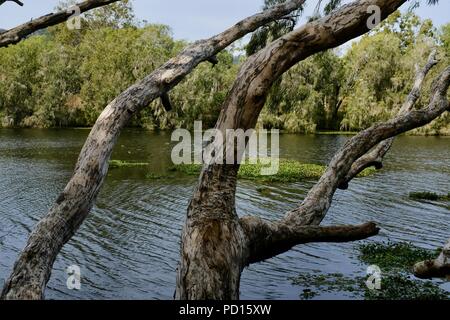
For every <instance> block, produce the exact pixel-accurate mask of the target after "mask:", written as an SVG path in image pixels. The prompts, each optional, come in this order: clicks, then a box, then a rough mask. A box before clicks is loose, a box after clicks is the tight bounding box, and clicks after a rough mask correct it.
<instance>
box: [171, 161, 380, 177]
mask: <svg viewBox="0 0 450 320" xmlns="http://www.w3.org/2000/svg"><path fill="white" fill-rule="evenodd" d="M267 167H268V165H266V164H265V163H264V162H261V161H258V162H257V163H255V164H252V163H248V162H246V163H242V164H241V166H240V169H239V173H238V178H240V179H248V180H258V181H266V182H297V181H304V180H314V179H319V178H320V177H321V176H322V175H323V174H324V172H325V170H326V167H325V166H323V165H318V164H308V163H301V162H299V161H296V160H286V159H280V163H279V170H278V172H277V173H276V174H274V175H262V174H261V170H262V169H263V168H267ZM174 168H175V170H177V171H179V172H182V173H184V174H187V175H198V174H199V173H200V171H201V168H202V166H201V165H200V164H181V165H176V166H175V167H174ZM375 171H376V170H375V169H374V168H368V169H366V170H364V171H363V172H361V174H360V175H359V177H367V176H369V175H371V174H373V173H374V172H375Z"/></svg>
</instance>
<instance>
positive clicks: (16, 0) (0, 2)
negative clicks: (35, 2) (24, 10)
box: [0, 0, 23, 7]
mask: <svg viewBox="0 0 450 320" xmlns="http://www.w3.org/2000/svg"><path fill="white" fill-rule="evenodd" d="M8 1H12V2H15V3H17V4H18V5H19V6H21V7H22V6H23V3H22V2H21V1H19V0H0V6H1V5H2V4H4V3H5V2H8Z"/></svg>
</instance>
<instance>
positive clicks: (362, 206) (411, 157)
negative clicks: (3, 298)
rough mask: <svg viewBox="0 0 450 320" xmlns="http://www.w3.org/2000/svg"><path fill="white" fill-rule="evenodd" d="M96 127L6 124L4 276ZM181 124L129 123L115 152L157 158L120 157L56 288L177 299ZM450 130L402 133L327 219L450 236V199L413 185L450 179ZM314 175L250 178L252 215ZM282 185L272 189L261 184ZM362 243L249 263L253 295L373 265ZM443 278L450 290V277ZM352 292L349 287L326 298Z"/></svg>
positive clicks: (323, 144) (323, 151)
mask: <svg viewBox="0 0 450 320" xmlns="http://www.w3.org/2000/svg"><path fill="white" fill-rule="evenodd" d="M87 134H88V131H87V130H84V129H78V130H77V129H67V130H31V129H28V130H25V129H24V130H0V285H3V282H4V280H5V278H6V277H7V275H8V274H9V272H10V270H11V268H12V265H13V263H14V260H15V258H16V257H17V254H18V252H19V251H20V250H21V249H22V248H23V246H24V245H25V242H26V239H27V235H28V234H29V232H30V231H31V230H32V227H33V226H34V225H35V224H36V223H37V221H38V220H39V219H40V218H41V217H42V216H43V215H44V214H45V213H46V212H47V210H48V208H49V207H50V206H51V204H52V203H53V201H54V200H55V199H56V198H57V196H58V194H59V193H60V192H61V191H62V189H63V187H64V186H65V184H66V182H67V180H68V179H69V178H70V176H71V173H72V169H73V167H74V164H75V161H76V159H77V156H78V153H79V151H80V149H81V147H82V145H83V142H84V140H85V138H86V136H87ZM347 139H348V137H346V136H332V135H315V136H314V135H306V136H305V135H290V134H285V135H282V136H281V137H280V149H281V151H280V152H281V157H282V158H288V159H296V160H300V161H302V162H305V163H317V164H326V163H327V162H328V161H329V160H330V159H331V157H332V155H333V154H334V152H336V150H337V149H338V148H339V146H341V145H342V144H343V143H344V142H345V141H346V140H347ZM171 146H172V145H171V143H170V135H169V134H168V133H154V132H149V131H143V130H133V129H128V130H126V131H125V132H124V133H123V134H122V136H121V138H120V139H119V141H118V144H117V147H116V149H115V151H114V154H113V159H120V160H130V161H138V162H150V163H151V165H150V166H147V167H134V168H123V169H111V170H110V172H109V174H108V177H107V181H106V183H105V185H104V187H103V189H102V191H101V193H100V195H99V198H98V201H97V203H96V205H95V207H94V209H93V210H92V212H91V214H90V216H89V217H88V219H87V220H86V221H85V222H84V224H83V225H82V227H81V229H80V230H79V232H78V233H77V234H76V235H75V236H74V238H73V239H72V240H71V241H70V242H69V243H68V244H67V245H66V246H65V247H64V249H63V251H62V252H61V254H60V255H59V256H58V258H57V260H56V262H55V265H54V271H53V273H52V277H51V279H50V282H49V285H48V289H47V292H46V297H47V298H49V299H73V298H76V299H171V298H172V297H173V292H174V286H175V269H176V266H177V261H178V252H179V239H180V232H181V228H182V225H183V222H184V218H185V212H186V206H187V203H188V201H189V198H190V196H191V194H192V190H193V186H194V184H195V182H196V177H187V176H180V175H174V176H171V177H170V178H164V179H149V178H146V175H147V173H148V172H153V173H156V174H162V173H165V172H167V171H168V168H169V167H170V166H171V163H170V152H171ZM449 159H450V137H399V138H398V139H397V141H396V142H395V145H394V147H393V150H392V151H391V153H390V154H389V155H388V156H387V158H386V161H385V168H384V169H383V170H382V171H380V172H378V173H377V174H375V175H374V176H371V177H368V178H360V179H356V180H355V181H354V182H352V183H351V186H350V189H349V190H347V191H339V192H338V193H337V194H336V196H335V200H334V202H333V206H332V208H331V209H330V211H329V213H328V215H327V217H326V218H325V220H324V222H323V224H324V225H331V224H358V223H363V222H366V221H370V220H373V221H376V222H377V223H378V224H379V225H380V226H381V227H382V231H381V233H380V235H379V236H377V237H374V238H373V239H371V240H369V241H387V240H392V241H410V242H413V243H414V244H415V245H417V246H420V247H424V248H430V249H434V248H436V247H439V246H442V244H443V243H444V242H445V240H446V239H448V237H449V236H450V219H449V217H450V203H448V202H447V203H439V202H417V201H412V200H410V199H408V194H409V192H414V191H433V192H437V193H442V194H447V193H448V192H449V191H450V189H449V186H450V162H449ZM312 184H313V182H312V181H310V182H299V183H288V184H281V183H265V184H261V183H259V182H254V181H244V180H241V181H240V182H239V185H238V191H237V209H238V213H239V214H241V215H244V214H245V215H247V214H253V215H259V216H261V217H264V218H268V219H276V218H280V217H282V216H283V214H284V212H286V211H287V210H289V209H291V208H292V207H294V206H295V205H296V204H297V203H298V202H300V201H301V200H302V199H303V198H304V196H305V194H306V192H307V191H308V189H309V188H310V187H311V186H312ZM261 186H263V187H265V188H268V189H270V190H271V192H270V194H269V195H267V194H266V193H265V194H264V195H261V194H260V193H259V192H258V191H257V189H258V187H261ZM356 245H357V244H356V243H346V244H327V243H322V244H308V245H302V246H297V247H296V248H294V249H293V250H291V251H289V252H287V253H285V254H283V255H280V256H278V257H276V258H273V259H270V260H268V261H266V262H264V263H259V264H256V265H252V266H250V268H248V269H246V270H245V271H244V273H243V276H242V283H241V298H243V299H298V298H299V294H300V293H301V292H302V288H301V287H299V286H295V285H293V284H292V278H293V277H295V276H297V275H299V274H302V273H315V274H317V273H343V274H345V275H349V276H365V275H366V268H367V266H365V265H363V264H361V263H360V262H359V260H358V259H357V253H358V252H357V250H356ZM71 265H78V266H80V267H81V273H82V274H81V276H82V287H81V290H79V291H76V290H68V289H67V286H66V280H67V274H66V268H67V267H68V266H71ZM441 287H442V288H444V289H446V290H450V286H449V285H448V284H441ZM328 298H337V299H348V298H350V296H349V295H348V294H347V293H346V292H334V293H323V294H321V295H319V296H317V297H315V299H328Z"/></svg>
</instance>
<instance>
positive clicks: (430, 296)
mask: <svg viewBox="0 0 450 320" xmlns="http://www.w3.org/2000/svg"><path fill="white" fill-rule="evenodd" d="M364 297H365V299H366V300H449V299H450V294H449V293H448V292H446V291H445V290H443V289H441V288H440V287H439V286H438V285H437V284H436V283H433V282H432V281H423V280H416V279H413V278H412V277H411V276H408V275H405V274H400V273H399V274H388V275H385V276H383V277H382V284H381V289H380V290H368V289H367V288H366V289H365V294H364Z"/></svg>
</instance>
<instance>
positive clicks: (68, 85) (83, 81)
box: [0, 1, 450, 134]
mask: <svg viewBox="0 0 450 320" xmlns="http://www.w3.org/2000/svg"><path fill="white" fill-rule="evenodd" d="M82 24H83V28H82V29H81V30H73V31H70V30H68V29H67V28H66V26H65V25H64V24H63V25H59V26H55V27H51V28H48V29H46V30H45V31H43V32H39V33H37V34H35V35H33V36H31V37H29V38H28V39H26V40H25V41H22V42H21V43H19V44H17V45H14V46H11V47H8V48H2V49H0V50H1V54H0V64H1V65H2V70H1V71H0V120H1V122H0V126H3V127H38V128H49V127H88V126H92V125H93V124H94V122H95V120H96V119H97V117H98V115H99V114H100V112H101V111H102V110H103V108H104V107H105V106H106V105H107V104H108V103H109V102H110V101H111V100H112V99H114V98H115V97H116V96H117V95H118V94H119V93H120V92H121V91H123V90H124V89H125V88H127V87H129V86H130V85H131V84H132V83H134V82H136V81H137V80H138V79H141V78H143V77H144V76H145V75H146V74H148V73H150V72H151V71H152V70H154V69H156V68H157V67H158V66H160V65H161V64H162V63H163V62H165V61H166V60H168V59H169V58H170V57H173V56H174V55H176V54H177V53H178V52H179V51H180V50H181V49H182V48H184V47H185V46H186V45H187V44H188V43H187V42H186V41H181V40H175V39H173V37H172V35H171V31H170V27H169V26H165V25H156V24H149V23H147V22H145V21H137V20H136V18H135V16H134V13H133V8H132V6H131V4H130V3H129V2H128V1H122V2H119V3H117V4H114V5H111V6H107V7H105V8H100V9H96V10H94V11H93V13H89V14H86V15H84V17H83V19H82ZM430 43H432V44H434V45H435V46H437V47H438V51H439V55H440V56H441V57H442V58H441V60H449V58H448V56H450V24H449V25H446V26H443V27H442V28H439V29H437V28H435V27H434V26H433V23H432V22H431V21H430V20H424V21H422V20H420V19H419V18H418V17H417V16H416V15H415V14H414V13H413V12H409V13H405V14H400V13H399V12H397V13H395V14H393V15H391V16H390V17H389V19H387V20H386V21H385V22H383V23H382V24H381V26H379V27H377V28H376V29H375V30H373V31H372V32H371V33H369V34H367V35H365V36H363V37H362V39H361V40H360V41H358V42H355V43H353V44H352V46H351V47H350V48H348V49H347V50H342V49H341V50H339V49H337V50H329V51H326V52H323V53H319V54H316V55H314V56H312V57H310V58H308V59H306V60H305V61H302V62H300V63H299V64H298V65H297V66H295V67H294V68H292V70H290V71H289V72H287V73H286V74H285V75H284V76H283V77H282V79H280V81H279V83H277V85H275V86H274V87H273V89H272V90H271V92H270V94H269V98H268V100H267V103H266V105H265V107H264V110H263V112H262V114H261V116H260V118H259V122H258V126H259V127H265V128H269V129H270V128H278V129H281V130H284V131H287V132H298V133H305V132H306V133H313V132H318V131H330V130H333V131H335V130H338V131H345V132H351V131H358V130H361V129H364V128H367V127H368V126H370V125H372V124H373V123H375V122H378V121H383V120H387V119H389V118H390V117H392V116H393V115H394V114H396V113H397V112H398V107H399V106H401V104H402V102H403V99H404V97H405V95H407V93H408V92H409V90H410V89H411V88H410V87H411V85H412V83H413V81H412V79H413V77H414V74H413V73H414V64H416V63H418V62H419V63H424V61H425V59H426V57H427V55H428V51H427V48H429V45H430ZM249 45H250V46H254V43H253V42H251V43H250V44H249ZM242 49H246V48H238V47H234V48H230V49H228V50H225V51H224V52H222V53H221V54H219V55H218V63H217V64H216V65H215V66H214V67H213V66H212V65H211V64H209V63H204V64H202V65H200V66H199V67H198V68H197V69H196V70H195V71H194V72H193V73H192V74H191V75H189V76H188V77H187V78H186V79H185V80H184V81H183V82H182V83H181V84H180V85H178V86H177V87H176V88H174V89H173V90H172V91H171V92H170V98H171V100H172V105H173V109H172V110H171V111H170V112H166V111H165V110H164V108H163V106H162V104H161V102H159V101H155V102H153V103H151V104H150V105H149V106H148V108H145V109H144V110H143V111H142V112H140V113H139V114H138V115H136V116H135V117H134V118H133V121H132V123H131V125H132V126H136V127H143V128H149V129H162V130H164V129H173V128H178V127H185V128H191V127H192V126H193V123H194V121H195V120H202V121H203V122H204V124H205V125H208V126H210V127H212V126H213V125H214V123H215V121H216V119H217V117H218V114H219V111H220V107H221V105H222V103H223V102H224V99H225V97H226V94H227V92H228V90H229V88H230V87H231V86H232V83H233V81H234V79H235V77H236V74H237V71H238V70H239V67H240V65H241V64H242V62H243V61H245V59H246V55H244V54H242V52H243V50H242ZM250 49H254V48H250ZM254 50H256V49H254ZM254 50H253V51H254ZM253 51H252V50H249V48H248V47H247V53H248V54H250V53H252V52H253ZM106 52H107V53H108V54H105V53H106ZM442 65H446V63H443V64H442ZM440 71H441V70H438V68H437V69H436V70H433V75H431V76H430V77H429V79H433V78H434V76H435V75H436V74H438V73H439V72H440ZM424 88H429V84H427V85H425V86H424ZM428 98H429V92H427V91H425V92H424V93H423V95H422V97H421V101H420V102H419V103H418V107H421V106H422V105H423V104H424V103H425V102H426V101H428ZM448 117H449V116H448V115H444V116H442V117H440V118H439V119H437V120H435V121H434V122H432V123H431V124H430V125H428V126H425V127H423V128H421V129H417V130H415V131H414V133H416V134H448V133H450V129H449V125H448V123H449V121H448Z"/></svg>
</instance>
